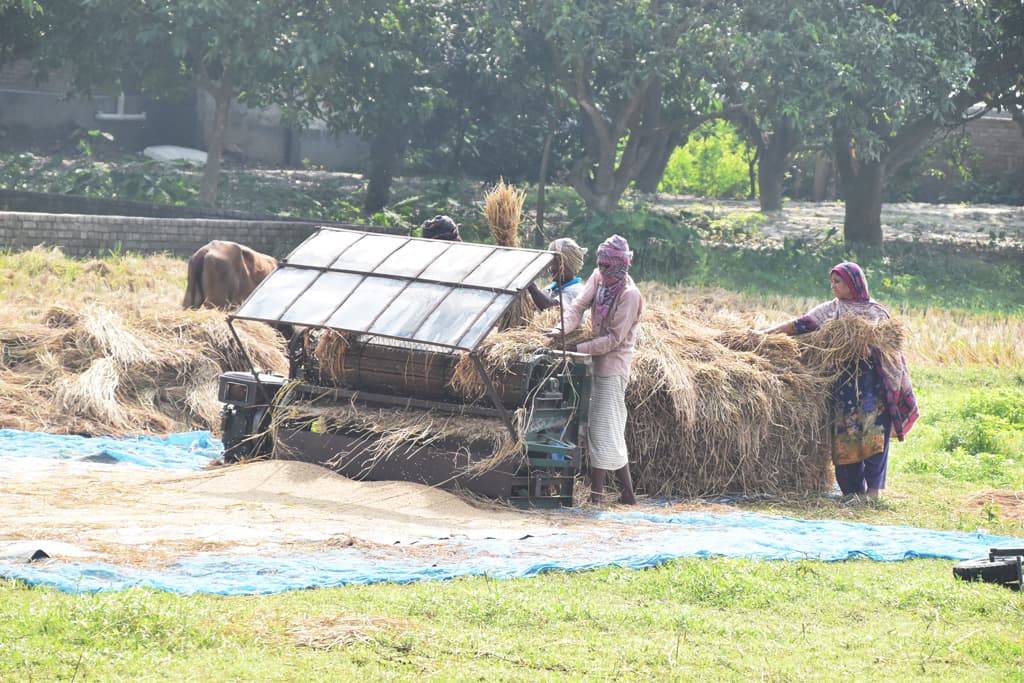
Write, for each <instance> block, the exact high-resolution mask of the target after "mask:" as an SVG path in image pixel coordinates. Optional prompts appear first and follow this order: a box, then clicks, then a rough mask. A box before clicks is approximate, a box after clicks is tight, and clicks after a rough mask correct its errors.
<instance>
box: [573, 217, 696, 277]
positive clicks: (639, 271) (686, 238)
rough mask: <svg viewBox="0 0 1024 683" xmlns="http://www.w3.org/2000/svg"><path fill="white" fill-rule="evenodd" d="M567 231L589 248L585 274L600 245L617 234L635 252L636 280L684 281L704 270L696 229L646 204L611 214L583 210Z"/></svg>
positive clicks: (634, 275)
mask: <svg viewBox="0 0 1024 683" xmlns="http://www.w3.org/2000/svg"><path fill="white" fill-rule="evenodd" d="M566 234H569V235H572V236H573V237H574V238H575V239H576V241H577V242H579V243H580V244H581V245H584V246H587V247H588V248H589V249H590V251H589V252H588V254H587V261H586V263H585V264H584V272H583V274H584V276H586V275H589V274H590V271H591V270H592V269H593V268H594V266H595V264H596V262H597V261H596V258H597V245H599V244H601V242H603V241H604V240H605V239H607V238H608V237H609V236H611V235H614V234H618V235H622V236H623V237H625V238H626V239H627V240H628V241H629V246H630V248H631V249H632V250H633V252H634V254H635V255H634V260H633V266H632V267H631V268H630V274H631V275H632V276H633V278H634V279H635V280H657V281H659V282H664V283H668V284H673V283H677V282H681V281H682V280H683V279H684V278H687V277H690V276H691V275H693V273H694V272H696V271H700V270H703V268H704V263H705V259H706V254H705V252H704V249H703V247H702V246H701V244H700V239H699V237H698V235H697V233H696V232H695V231H694V230H692V229H691V228H689V227H687V226H685V225H680V224H679V223H678V222H677V221H676V219H675V218H673V217H672V216H668V215H666V214H664V213H660V212H658V211H652V210H651V209H649V208H647V207H637V208H634V209H626V210H622V211H616V212H615V213H610V214H600V213H593V214H592V213H587V212H581V213H580V214H579V215H577V216H575V217H574V218H573V221H572V225H571V226H570V228H569V231H568V232H567V233H566Z"/></svg>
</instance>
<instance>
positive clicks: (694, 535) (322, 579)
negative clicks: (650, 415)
mask: <svg viewBox="0 0 1024 683" xmlns="http://www.w3.org/2000/svg"><path fill="white" fill-rule="evenodd" d="M594 516H595V517H596V518H598V519H600V518H607V517H613V518H617V519H620V520H621V519H625V520H633V521H635V522H636V523H637V524H638V525H642V526H641V528H638V529H636V530H635V533H634V534H632V535H629V536H627V537H625V538H614V539H610V538H602V537H601V536H600V535H598V534H591V535H587V534H556V535H552V536H543V537H533V538H524V539H519V540H515V541H507V540H483V541H476V542H465V541H463V542H459V541H452V542H451V546H452V547H450V548H448V549H447V550H448V552H446V553H445V555H446V558H445V559H441V560H438V559H433V560H424V559H415V558H410V557H409V556H406V555H405V554H404V552H403V551H402V550H400V549H395V550H392V551H379V552H374V553H368V552H366V551H362V550H357V549H345V550H337V551H329V552H320V553H311V554H306V555H280V556H276V557H257V556H223V555H221V556H198V557H190V558H185V559H182V560H181V561H179V562H177V563H176V564H173V565H171V566H169V567H166V568H164V569H161V570H149V569H134V568H126V567H117V566H113V565H110V564H102V563H78V562H45V563H32V564H14V563H6V564H0V576H4V577H7V578H14V579H21V580H23V581H25V582H27V583H29V584H32V585H45V586H53V587H55V588H58V589H60V590H62V591H67V592H72V593H80V592H97V591H117V590H125V589H128V588H132V587H146V588H154V589H158V590H165V591H171V592H175V593H186V594H188V593H216V594H221V595H251V594H264V593H277V592H282V591H288V590H297V589H303V588H329V587H333V586H344V585H348V584H368V583H379V582H385V581H386V582H392V583H409V582H412V581H439V580H446V579H454V578H457V577H464V576H488V577H491V578H495V579H513V578H525V577H531V576H537V575H538V574H541V573H544V572H549V571H582V570H587V569H594V568H598V567H605V566H619V567H628V568H632V569H644V568H648V567H654V566H657V565H660V564H663V563H665V562H667V561H669V560H672V559H676V558H682V557H741V558H749V559H759V560H804V559H809V560H822V561H830V562H831V561H842V560H849V559H856V558H866V559H871V560H876V561H880V562H893V561H899V560H907V559H912V558H944V559H949V560H964V559H970V558H974V557H982V556H985V555H986V554H987V553H988V550H989V548H992V547H999V546H1004V547H1005V546H1021V545H1024V539H1015V538H1007V537H1000V536H990V535H986V534H967V533H958V532H949V531H931V530H927V529H916V528H912V527H901V526H875V525H871V524H853V523H848V522H835V521H821V520H799V519H793V518H789V517H782V516H776V515H762V514H755V513H735V514H726V515H722V514H701V513H690V514H685V515H678V514H677V515H658V514H653V513H626V514H617V515H610V514H607V513H597V514H595V515H594ZM449 558H451V559H449Z"/></svg>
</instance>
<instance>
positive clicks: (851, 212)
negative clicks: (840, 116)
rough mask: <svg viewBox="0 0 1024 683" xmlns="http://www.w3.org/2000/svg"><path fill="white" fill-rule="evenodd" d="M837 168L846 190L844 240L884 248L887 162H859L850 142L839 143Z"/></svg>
mask: <svg viewBox="0 0 1024 683" xmlns="http://www.w3.org/2000/svg"><path fill="white" fill-rule="evenodd" d="M836 166H837V167H838V169H839V186H840V188H841V189H842V194H843V203H844V205H845V217H844V220H843V240H844V241H845V242H846V243H848V244H849V243H853V242H855V243H858V244H865V245H870V246H876V247H880V246H882V181H883V180H884V178H885V162H884V161H870V162H862V161H859V160H858V159H857V158H856V155H855V153H854V151H853V147H852V146H851V145H850V143H849V138H846V141H845V142H844V141H843V140H842V139H837V140H836Z"/></svg>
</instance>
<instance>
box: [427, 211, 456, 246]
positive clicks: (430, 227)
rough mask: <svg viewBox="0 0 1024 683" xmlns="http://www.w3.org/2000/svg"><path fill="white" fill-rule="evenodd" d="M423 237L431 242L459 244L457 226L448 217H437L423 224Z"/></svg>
mask: <svg viewBox="0 0 1024 683" xmlns="http://www.w3.org/2000/svg"><path fill="white" fill-rule="evenodd" d="M423 236H424V237H427V238H429V239H432V240H448V241H451V242H461V241H462V237H461V236H460V235H459V226H458V224H457V223H456V222H455V221H453V220H452V219H451V217H449V216H445V215H438V216H434V217H433V218H431V219H429V220H426V221H424V222H423Z"/></svg>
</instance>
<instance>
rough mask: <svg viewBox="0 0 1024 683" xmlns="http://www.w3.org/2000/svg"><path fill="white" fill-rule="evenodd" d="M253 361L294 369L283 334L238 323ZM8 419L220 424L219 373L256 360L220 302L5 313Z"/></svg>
mask: <svg viewBox="0 0 1024 683" xmlns="http://www.w3.org/2000/svg"><path fill="white" fill-rule="evenodd" d="M236 327H237V329H239V336H240V337H241V339H242V342H243V344H245V346H246V350H247V351H248V353H249V355H250V357H251V358H252V360H253V362H254V363H255V364H256V365H257V366H258V367H260V368H263V369H267V370H276V371H282V370H285V369H286V368H287V362H286V360H285V356H284V353H283V342H282V340H281V339H280V335H278V333H277V332H275V331H274V330H272V329H271V328H269V327H267V326H265V325H261V324H255V323H253V324H244V323H239V324H236ZM0 345H2V356H0V403H2V408H0V427H7V428H15V429H25V430H35V431H47V432H52V433H78V434H128V433H140V432H149V433H154V432H155V433H166V432H170V431H181V430H183V429H210V430H214V431H216V430H219V428H220V404H219V402H218V401H217V378H218V375H219V374H220V373H221V372H222V371H225V370H247V369H248V363H247V362H246V360H245V357H244V355H243V354H242V352H241V350H240V349H239V348H238V347H237V344H236V343H235V341H234V338H233V337H232V336H231V333H230V330H229V329H228V326H227V324H226V323H225V321H224V314H223V313H222V312H218V311H211V310H203V311H173V312H171V313H167V314H155V315H153V314H150V315H145V316H142V317H139V318H128V317H122V316H121V315H119V314H118V313H116V312H114V311H112V310H111V309H110V308H106V307H103V306H101V305H98V304H92V305H88V306H85V307H83V308H81V309H78V310H72V309H70V308H62V307H53V308H51V309H49V310H48V311H46V312H45V313H44V314H43V315H42V317H41V319H40V320H38V321H35V322H32V321H30V322H25V321H24V320H19V321H12V320H10V319H8V320H4V321H3V322H0Z"/></svg>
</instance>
